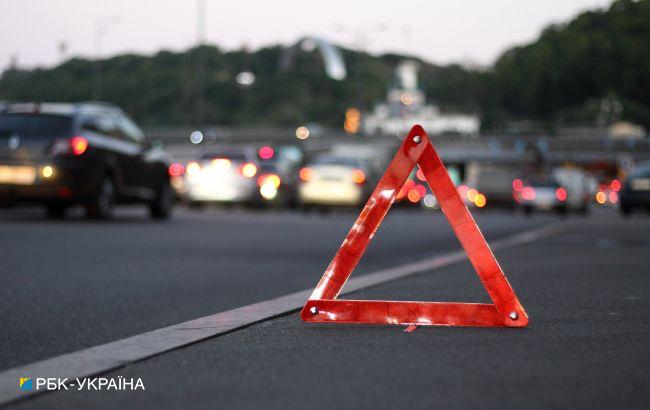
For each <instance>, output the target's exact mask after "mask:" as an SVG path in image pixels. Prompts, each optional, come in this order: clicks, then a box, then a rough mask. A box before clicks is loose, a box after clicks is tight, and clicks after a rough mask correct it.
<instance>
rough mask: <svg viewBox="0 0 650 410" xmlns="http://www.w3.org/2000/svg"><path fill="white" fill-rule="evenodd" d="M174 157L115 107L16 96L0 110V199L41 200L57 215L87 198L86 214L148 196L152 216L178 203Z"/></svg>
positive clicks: (164, 214) (107, 210)
mask: <svg viewBox="0 0 650 410" xmlns="http://www.w3.org/2000/svg"><path fill="white" fill-rule="evenodd" d="M171 161H172V158H171V156H170V155H169V154H167V153H166V152H165V151H164V150H163V149H162V147H161V146H160V145H159V144H156V143H154V142H152V141H151V140H150V139H148V138H147V137H146V136H145V134H144V133H143V132H142V131H141V130H140V128H138V126H137V125H135V124H134V123H133V121H131V120H130V119H129V118H128V117H127V116H126V114H124V112H123V111H122V110H121V109H119V108H118V107H116V106H114V105H111V104H106V103H78V104H61V103H12V104H5V105H4V106H3V108H2V109H1V110H0V202H4V203H10V204H12V203H28V202H31V203H39V204H43V205H44V206H45V207H46V209H47V211H48V214H49V215H50V216H52V217H62V216H64V215H65V211H66V208H67V207H69V206H71V205H75V204H83V205H84V206H85V208H86V214H87V216H88V217H93V218H104V217H108V216H110V214H111V212H112V210H113V205H114V204H115V203H134V202H136V203H144V204H147V205H148V206H149V210H150V214H151V216H152V217H154V218H166V217H168V216H169V215H170V212H171V210H172V206H173V200H172V199H173V192H172V189H171V186H170V181H169V175H168V171H167V170H168V166H169V164H170V163H171Z"/></svg>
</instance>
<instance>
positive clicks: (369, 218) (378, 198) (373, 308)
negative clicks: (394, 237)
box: [300, 125, 528, 327]
mask: <svg viewBox="0 0 650 410" xmlns="http://www.w3.org/2000/svg"><path fill="white" fill-rule="evenodd" d="M416 164H417V165H419V166H420V169H421V170H422V172H423V173H424V176H425V177H426V180H427V182H428V184H429V186H430V187H431V189H432V190H433V193H434V194H435V196H436V198H437V199H438V202H439V203H440V207H441V208H442V211H443V212H444V214H445V216H446V218H447V220H448V221H449V223H450V224H451V227H452V228H453V230H454V232H455V234H456V237H457V238H458V240H459V241H460V243H461V244H462V245H463V248H464V249H465V253H466V254H467V256H468V258H469V260H470V262H471V263H472V266H474V269H475V271H476V274H477V275H478V277H479V278H480V279H481V281H482V282H483V286H485V289H486V290H487V292H488V294H489V295H490V298H491V299H492V302H493V303H492V304H485V303H456V302H402V301H383V300H339V299H336V298H337V296H338V295H339V293H340V292H341V289H342V288H343V285H345V282H346V281H347V280H348V278H349V277H350V274H351V273H352V270H354V268H355V267H356V266H357V264H358V263H359V260H360V259H361V256H363V253H364V252H365V250H366V248H367V247H368V243H369V242H370V240H371V239H372V237H373V236H374V234H375V232H376V231H377V228H378V227H379V225H380V224H381V221H382V220H383V219H384V217H385V216H386V214H387V213H388V210H389V209H390V207H391V205H392V204H393V202H394V201H395V197H396V195H397V193H398V192H399V190H400V188H401V187H402V186H403V185H404V183H405V182H406V178H407V177H408V176H409V174H410V173H411V170H413V168H414V167H415V165H416ZM300 317H301V318H302V320H304V321H306V322H341V323H378V324H400V325H417V326H423V325H442V326H489V327H493V326H509V327H524V326H526V325H527V324H528V316H527V315H526V311H525V310H524V308H523V306H522V305H521V303H519V299H517V296H516V295H515V292H514V291H513V290H512V287H510V284H509V283H508V280H507V279H506V277H505V275H504V274H503V271H502V270H501V267H500V266H499V263H498V262H497V261H496V259H495V258H494V255H493V254H492V251H491V250H490V247H489V246H488V244H487V242H486V241H485V238H483V234H481V231H480V230H479V228H478V226H477V225H476V222H474V218H472V215H471V214H470V213H469V211H468V209H467V207H466V206H465V204H464V202H463V200H462V199H461V198H460V195H459V194H458V191H457V190H456V187H455V186H454V183H453V182H452V181H451V179H450V178H449V175H448V174H447V170H446V168H445V166H444V165H443V163H442V161H441V160H440V158H439V157H438V154H437V153H436V151H435V149H434V148H433V145H431V142H430V141H429V138H428V137H427V135H426V133H425V132H424V129H422V127H421V126H419V125H416V126H414V127H413V128H412V129H411V131H410V132H409V134H408V136H407V137H406V138H405V139H404V143H403V144H402V146H401V148H400V149H399V151H398V152H397V154H396V155H395V158H393V161H392V162H391V163H390V165H389V167H388V169H387V170H386V172H385V173H384V176H383V177H382V178H381V180H380V181H379V183H378V184H377V187H376V188H375V190H374V192H373V193H372V195H371V196H370V199H368V202H367V203H366V206H365V207H364V208H363V210H362V211H361V214H360V215H359V217H358V218H357V221H356V222H355V224H354V225H353V226H352V229H350V232H349V233H348V235H347V236H346V237H345V240H344V241H343V244H342V245H341V247H340V248H339V250H338V252H337V253H336V255H335V256H334V259H333V260H332V262H331V263H330V265H329V267H328V268H327V270H326V271H325V274H324V275H323V277H322V278H321V280H320V282H319V283H318V285H317V286H316V289H314V291H313V293H312V294H311V296H310V297H309V300H307V303H306V304H305V306H304V307H303V309H302V312H301V313H300Z"/></svg>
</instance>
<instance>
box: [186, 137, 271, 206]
mask: <svg viewBox="0 0 650 410" xmlns="http://www.w3.org/2000/svg"><path fill="white" fill-rule="evenodd" d="M258 176H259V162H258V161H257V158H256V155H255V151H254V150H253V149H252V148H248V147H227V148H221V149H218V150H214V151H210V152H206V153H204V154H203V155H201V157H200V158H199V159H198V160H195V161H191V162H189V163H188V164H187V165H186V166H185V171H184V175H183V185H184V195H185V199H186V201H187V202H188V203H189V204H190V205H199V204H204V203H210V202H211V203H245V204H258V203H259V202H260V195H259V189H258V188H259V187H258Z"/></svg>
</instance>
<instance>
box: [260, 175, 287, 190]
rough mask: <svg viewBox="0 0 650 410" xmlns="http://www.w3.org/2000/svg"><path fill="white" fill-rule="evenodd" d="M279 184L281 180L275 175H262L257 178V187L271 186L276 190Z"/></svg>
mask: <svg viewBox="0 0 650 410" xmlns="http://www.w3.org/2000/svg"><path fill="white" fill-rule="evenodd" d="M281 183H282V179H280V177H279V176H277V175H275V174H264V175H260V177H259V178H257V185H258V186H260V187H261V186H262V185H265V184H271V185H273V186H274V187H276V188H278V187H279V186H280V184H281Z"/></svg>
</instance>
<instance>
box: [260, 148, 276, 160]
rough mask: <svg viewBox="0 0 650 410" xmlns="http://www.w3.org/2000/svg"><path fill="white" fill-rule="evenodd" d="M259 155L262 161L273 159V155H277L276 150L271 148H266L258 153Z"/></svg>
mask: <svg viewBox="0 0 650 410" xmlns="http://www.w3.org/2000/svg"><path fill="white" fill-rule="evenodd" d="M257 155H258V156H259V157H260V158H261V159H271V158H273V155H275V150H274V149H273V148H271V147H269V146H265V147H262V148H260V149H259V150H258V151H257Z"/></svg>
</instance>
